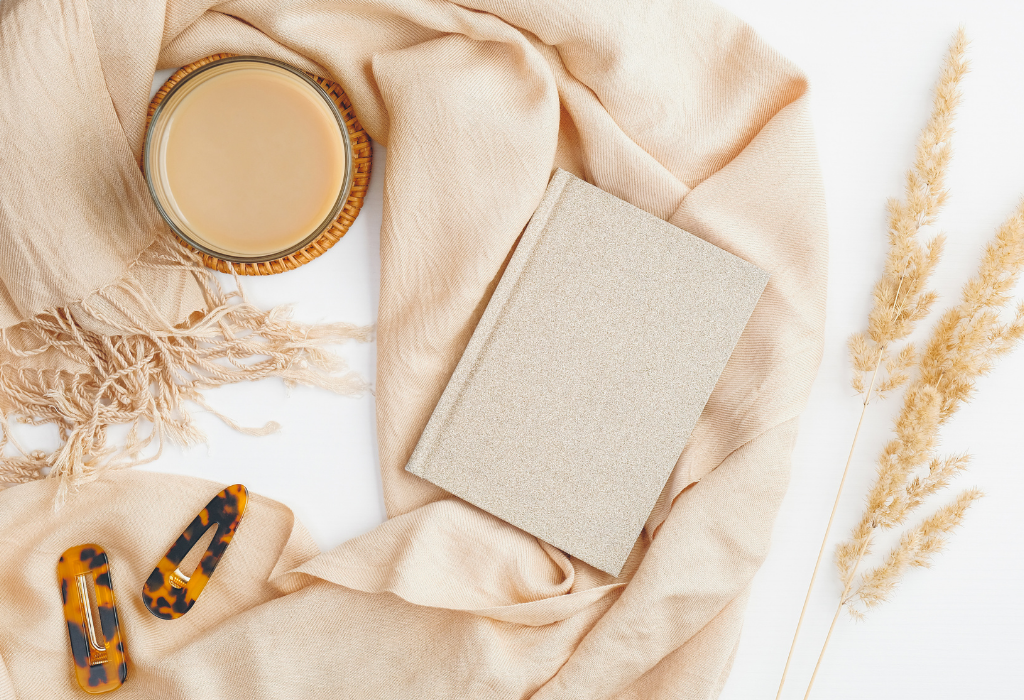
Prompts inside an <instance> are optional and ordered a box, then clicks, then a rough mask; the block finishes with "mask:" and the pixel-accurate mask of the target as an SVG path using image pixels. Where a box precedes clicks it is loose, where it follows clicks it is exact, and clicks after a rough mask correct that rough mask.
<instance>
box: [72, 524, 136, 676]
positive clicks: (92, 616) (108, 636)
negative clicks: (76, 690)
mask: <svg viewBox="0 0 1024 700" xmlns="http://www.w3.org/2000/svg"><path fill="white" fill-rule="evenodd" d="M57 578H58V580H59V581H60V595H61V598H62V599H63V601H64V619H65V620H66V621H67V623H68V636H69V637H70V638H71V653H72V655H73V656H74V658H75V678H76V679H77V680H78V685H80V686H82V690H84V691H85V692H87V693H93V694H96V693H106V692H107V691H110V690H116V689H118V688H120V687H121V684H123V683H124V682H125V679H127V678H128V665H127V663H126V660H125V650H124V641H123V640H122V638H121V627H120V625H119V624H118V621H117V606H116V605H115V603H114V589H113V587H112V586H111V583H110V564H109V562H108V561H107V553H106V552H105V551H103V548H102V547H100V546H99V545H96V544H81V545H78V546H77V547H72V548H71V549H69V550H67V551H66V552H64V554H62V555H61V557H60V561H58V562H57ZM97 617H98V618H99V622H98V624H97V620H96V618H97Z"/></svg>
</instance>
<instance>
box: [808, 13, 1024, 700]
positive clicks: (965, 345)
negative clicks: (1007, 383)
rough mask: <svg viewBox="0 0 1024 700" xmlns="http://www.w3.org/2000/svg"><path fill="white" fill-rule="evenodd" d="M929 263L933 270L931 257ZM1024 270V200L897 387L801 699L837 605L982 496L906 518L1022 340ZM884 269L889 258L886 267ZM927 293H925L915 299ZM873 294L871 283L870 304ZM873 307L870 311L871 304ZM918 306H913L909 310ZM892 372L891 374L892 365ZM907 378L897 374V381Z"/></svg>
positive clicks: (879, 347) (896, 576) (888, 575)
mask: <svg viewBox="0 0 1024 700" xmlns="http://www.w3.org/2000/svg"><path fill="white" fill-rule="evenodd" d="M965 43H966V42H965V40H964V37H963V30H961V31H960V32H958V33H957V36H956V39H955V40H954V42H953V48H952V50H951V52H950V60H949V61H948V62H947V67H946V70H945V72H944V78H943V80H944V81H945V80H946V78H947V77H949V76H951V75H958V74H960V73H957V72H955V71H952V68H951V67H950V66H951V64H952V63H954V61H956V62H958V63H959V65H961V66H962V65H963V61H962V56H961V57H960V58H959V60H957V56H958V54H962V50H963V46H964V44H965ZM951 71H952V72H951ZM942 93H943V90H942V88H941V84H940V89H939V91H938V94H937V97H936V101H937V103H938V102H939V101H941V99H942V97H941V96H942ZM927 132H928V130H927V129H926V133H927ZM909 182H910V180H908V183H909ZM890 211H891V212H896V213H897V214H900V215H901V216H902V209H901V208H900V207H895V208H893V207H892V206H890ZM926 257H930V256H926ZM922 259H923V258H922ZM926 265H927V267H928V269H929V271H930V269H931V267H932V266H934V261H929V262H927V263H926ZM1022 273H1024V202H1022V203H1021V204H1020V205H1018V207H1017V209H1016V210H1015V211H1014V212H1013V214H1011V215H1010V217H1009V218H1008V219H1007V220H1006V221H1005V222H1004V223H1003V224H1002V225H1001V226H1000V227H999V229H998V230H997V231H996V234H995V236H994V237H993V238H992V240H991V241H990V242H989V244H988V245H987V246H986V248H985V252H984V254H983V255H982V259H981V263H980V265H979V267H978V272H977V274H976V275H975V276H974V278H973V279H971V280H970V281H969V282H968V283H967V284H966V285H964V288H963V292H962V294H961V297H960V302H959V303H958V304H956V305H955V306H952V307H951V308H949V309H947V310H946V311H944V312H943V313H942V314H941V315H940V316H939V319H938V321H937V322H936V324H935V327H934V329H933V330H932V334H931V337H930V338H929V339H928V341H927V342H926V343H925V345H924V350H923V352H922V353H921V356H920V358H919V360H918V361H917V362H916V363H915V364H916V366H917V373H916V378H914V379H913V380H912V381H910V383H909V386H908V387H907V390H906V393H905V394H904V397H903V406H902V408H901V410H900V412H899V414H898V415H897V417H896V420H895V424H894V426H893V437H892V439H891V440H889V442H888V443H887V444H886V445H885V446H884V448H883V449H882V453H881V455H880V456H879V458H878V471H877V475H876V477H875V482H874V484H873V485H872V487H871V489H870V490H869V491H868V495H867V502H866V504H865V508H864V512H863V514H862V515H861V518H860V520H859V522H858V523H857V525H856V526H855V527H854V528H853V532H852V533H851V535H850V538H849V539H848V540H846V541H845V542H842V543H841V544H840V545H839V546H838V547H837V548H836V566H837V568H838V573H839V579H840V581H841V583H842V587H843V588H842V591H843V592H842V595H841V596H840V598H839V601H838V604H837V606H836V612H835V615H834V616H833V618H832V624H831V626H830V627H829V633H828V636H827V637H826V639H825V643H824V644H823V645H822V648H821V652H820V653H819V654H818V661H817V663H816V664H815V667H814V673H813V675H812V676H811V680H810V683H809V684H808V686H807V693H806V694H805V696H804V698H805V700H806V698H808V697H810V693H811V688H812V687H813V685H814V680H815V678H817V675H818V671H819V669H820V668H821V663H822V659H823V658H824V656H825V651H826V650H827V649H828V644H829V641H830V640H831V638H832V633H833V631H834V630H835V627H836V622H837V621H838V619H839V615H840V613H841V612H842V611H843V609H846V611H847V612H848V613H849V614H850V615H851V616H852V617H854V618H858V619H859V618H863V617H864V615H865V613H866V612H867V611H868V610H870V609H872V608H874V607H875V606H877V605H880V604H881V603H883V602H885V601H886V600H888V599H889V598H890V597H891V596H892V594H893V592H894V591H895V590H896V588H897V586H898V585H899V583H900V581H901V580H902V578H903V576H904V574H905V573H906V572H907V571H909V570H910V569H911V568H913V567H922V568H925V567H928V566H930V565H931V561H932V557H934V555H935V554H937V553H938V552H939V551H941V550H942V548H943V547H944V546H945V545H946V542H947V541H948V538H949V535H950V533H952V532H953V531H954V530H955V529H956V528H957V527H959V526H960V524H961V523H962V522H963V519H964V515H965V513H966V512H967V509H968V508H970V507H971V505H972V504H974V503H975V502H976V501H977V500H978V499H979V498H980V497H981V495H982V494H981V492H980V491H979V490H978V489H974V488H968V489H966V490H964V491H961V492H960V493H959V494H957V495H956V496H955V497H954V498H953V499H952V501H950V502H949V503H947V504H946V505H943V506H941V507H939V508H938V509H936V510H935V511H934V512H933V513H932V514H931V515H929V516H926V517H925V518H924V519H923V520H921V521H920V522H919V523H918V524H916V525H908V521H909V520H910V518H911V517H913V516H915V515H916V513H917V510H918V509H919V508H920V507H921V506H922V505H923V504H924V503H925V501H926V500H927V499H928V498H929V497H931V496H933V495H934V494H936V493H938V492H940V491H942V490H943V489H945V488H946V487H947V486H949V484H950V483H951V482H952V480H953V478H954V477H956V476H957V475H958V474H959V473H960V472H962V471H963V470H964V469H965V468H966V466H967V464H968V462H969V457H968V455H966V454H959V455H952V456H940V455H939V454H937V449H938V445H939V431H940V430H941V428H942V426H943V425H945V424H946V422H947V421H948V420H949V419H950V418H951V417H952V416H953V414H954V413H956V411H957V410H959V408H960V407H961V406H963V404H964V403H965V402H967V401H968V400H970V399H971V398H972V397H973V395H974V392H975V389H976V385H977V381H978V379H980V378H981V377H982V376H984V375H985V374H987V373H988V372H989V371H990V370H991V369H992V367H993V366H994V364H995V361H996V360H997V359H998V358H999V357H1002V356H1003V355H1005V354H1006V353H1008V352H1010V350H1012V349H1013V348H1015V347H1016V346H1017V345H1018V343H1020V341H1021V340H1022V339H1024V304H1021V303H1014V300H1013V297H1012V291H1013V289H1014V287H1016V285H1017V283H1018V282H1019V281H1020V278H1021V275H1022ZM889 274H890V273H889V270H888V266H887V270H886V275H887V276H888V275H889ZM883 281H884V278H883ZM891 284H892V283H891V282H890V283H889V286H891ZM897 288H898V285H897ZM911 288H913V283H912V284H911ZM927 296H928V293H927V292H925V293H923V294H922V296H921V299H926V298H927ZM879 298H880V297H879V294H878V291H877V290H876V308H875V310H876V311H877V309H878V306H877V303H878V299H879ZM885 298H888V297H885ZM927 305H928V306H930V305H931V301H927ZM874 314H875V311H873V312H872V315H873V316H874ZM916 315H917V312H916V311H915V312H913V313H912V314H911V316H914V317H916ZM887 323H888V322H887ZM897 325H898V324H897ZM885 327H889V326H885ZM885 347H886V346H885V343H884V342H880V341H879V340H878V339H877V337H876V335H875V334H873V332H872V331H871V324H870V323H869V331H868V333H867V334H864V335H862V336H860V337H856V336H855V338H854V340H853V341H852V342H851V349H852V350H853V353H852V355H853V359H854V368H855V369H856V370H857V371H858V372H861V371H863V367H864V366H865V359H866V358H868V357H874V356H881V355H885V353H886V351H885V349H884V348H885ZM902 352H903V351H902V350H901V351H900V353H898V354H897V355H895V356H894V355H888V357H889V358H890V359H886V360H885V362H886V363H888V362H890V360H891V359H892V358H893V357H898V355H899V354H902ZM900 364H901V361H899V360H896V361H894V362H893V365H894V366H899V365H900ZM908 369H909V365H908ZM899 374H900V370H897V379H899V378H900V377H899V376H898V375H899ZM889 376H890V377H891V376H892V373H891V372H890V375H889ZM906 381H907V380H906V379H902V380H901V381H900V382H899V383H904V382H906ZM897 529H901V530H902V532H901V534H900V538H899V542H898V543H897V544H896V546H895V547H894V548H893V549H892V550H891V551H890V552H889V553H888V555H887V556H885V557H884V558H883V559H882V561H881V563H880V564H879V565H878V566H876V567H875V568H871V569H868V570H866V571H864V570H862V567H863V565H864V563H865V561H866V560H867V558H868V557H869V556H871V554H872V545H873V544H874V541H875V538H876V536H877V535H878V534H879V533H880V532H881V531H887V530H897Z"/></svg>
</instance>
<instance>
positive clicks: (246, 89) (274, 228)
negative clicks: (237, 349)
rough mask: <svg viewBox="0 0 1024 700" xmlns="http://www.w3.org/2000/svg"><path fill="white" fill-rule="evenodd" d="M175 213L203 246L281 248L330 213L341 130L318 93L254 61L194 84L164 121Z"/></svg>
mask: <svg viewBox="0 0 1024 700" xmlns="http://www.w3.org/2000/svg"><path fill="white" fill-rule="evenodd" d="M169 117H170V118H169V121H168V127H167V136H166V138H165V139H164V143H163V145H162V147H163V148H164V149H165V150H164V158H163V159H162V160H163V164H164V170H165V172H164V176H165V182H166V184H167V189H168V190H169V194H170V197H171V199H172V200H173V202H172V206H173V207H174V208H175V209H176V210H177V213H178V214H179V216H180V217H181V218H182V219H184V220H185V222H187V224H188V227H189V228H190V229H191V230H192V233H193V234H194V235H196V236H197V237H199V238H200V239H202V240H201V241H197V242H205V243H206V244H207V245H208V246H209V247H210V248H212V249H214V250H218V251H221V252H224V253H229V254H232V253H233V254H235V255H239V256H251V257H256V256H264V255H270V254H273V253H276V252H280V251H285V250H288V249H289V248H291V247H293V246H295V245H298V244H299V243H301V242H302V240H303V239H305V238H306V237H308V236H309V235H310V234H312V233H313V232H314V231H315V230H316V229H317V227H318V226H319V225H320V224H321V223H323V221H324V220H325V219H326V218H327V216H328V215H329V214H330V213H331V210H332V209H333V207H334V205H335V203H336V201H337V199H338V196H339V193H340V192H341V188H342V185H343V181H344V177H345V167H346V163H345V148H344V142H343V135H342V132H341V127H340V126H339V124H338V122H337V120H336V119H335V117H334V114H333V112H332V111H331V109H330V107H329V106H328V105H327V103H326V101H325V100H324V98H323V97H321V96H320V95H319V94H318V93H317V91H316V89H315V88H314V87H313V86H311V85H309V84H307V83H305V82H304V81H303V80H301V79H300V78H298V77H297V76H292V75H290V74H288V73H286V72H284V71H279V70H275V69H274V68H273V67H271V66H264V65H260V64H252V65H251V67H250V66H246V67H244V68H239V69H236V70H231V71H228V72H225V73H222V74H220V75H216V76H214V77H212V78H210V79H209V80H207V81H205V82H203V83H202V84H200V85H198V86H197V87H196V88H195V89H193V90H192V91H191V92H190V93H189V94H188V95H187V96H185V97H184V99H182V101H181V102H180V103H179V104H178V105H177V106H176V107H175V109H174V111H173V113H172V114H171V115H169Z"/></svg>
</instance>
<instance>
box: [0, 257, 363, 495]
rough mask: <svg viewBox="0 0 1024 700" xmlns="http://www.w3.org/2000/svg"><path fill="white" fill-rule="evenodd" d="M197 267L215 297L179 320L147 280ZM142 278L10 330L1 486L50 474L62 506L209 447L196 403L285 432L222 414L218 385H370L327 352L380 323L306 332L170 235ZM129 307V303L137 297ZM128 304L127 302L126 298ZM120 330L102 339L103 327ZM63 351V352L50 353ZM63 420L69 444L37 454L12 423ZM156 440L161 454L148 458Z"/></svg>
mask: <svg viewBox="0 0 1024 700" xmlns="http://www.w3.org/2000/svg"><path fill="white" fill-rule="evenodd" d="M168 269H173V270H174V271H177V272H180V271H181V270H183V269H184V270H187V271H188V272H189V273H191V274H192V275H193V276H194V278H195V279H196V281H197V282H198V283H199V285H200V287H201V289H202V292H203V295H204V297H205V307H206V309H207V310H206V311H205V312H198V313H195V314H193V315H192V317H191V318H190V319H189V320H188V321H187V322H185V323H181V324H178V325H175V324H173V323H172V322H171V321H169V320H168V319H167V318H165V317H164V316H163V314H161V313H160V311H159V310H158V308H157V305H156V304H155V303H154V301H153V300H152V299H151V298H150V297H149V295H147V294H146V292H145V291H144V290H143V288H142V287H141V286H140V285H139V284H138V282H137V281H135V280H136V278H137V277H138V276H141V275H144V274H145V273H146V270H163V271H165V272H166V271H167V270H168ZM133 272H134V273H138V274H128V275H126V276H125V278H124V279H122V280H120V281H119V282H117V283H116V284H115V285H112V286H111V287H107V288H104V289H101V290H100V291H98V292H96V293H95V294H93V295H91V296H90V297H89V298H88V299H87V300H85V301H83V302H81V303H79V304H76V305H74V307H65V308H59V309H53V310H51V311H47V312H45V313H42V314H40V315H38V316H36V317H35V318H33V319H32V320H30V321H27V322H25V323H23V324H20V325H18V326H17V327H16V329H17V333H12V332H10V330H9V329H4V330H0V488H2V487H3V486H4V485H9V484H14V483H22V482H26V481H31V480H33V479H38V478H41V477H44V476H48V477H49V478H53V479H58V480H59V482H60V485H59V488H58V492H57V502H56V503H55V507H59V505H60V504H62V503H63V502H64V501H65V499H66V498H67V496H68V494H69V492H70V491H71V490H73V489H74V488H76V487H77V486H79V485H81V484H83V483H86V482H88V481H91V480H93V479H95V478H96V476H97V475H98V474H99V473H100V472H101V471H102V470H104V469H111V468H123V467H129V466H135V465H138V464H144V463H147V462H150V461H153V460H155V459H156V458H157V457H159V455H160V452H161V451H162V449H163V443H164V440H167V439H169V440H172V441H174V442H177V443H179V444H182V445H192V444H195V443H198V442H201V441H204V440H205V436H204V435H203V433H202V432H201V431H200V430H199V428H198V427H197V426H196V424H195V423H194V421H193V420H192V417H191V415H190V414H189V412H188V410H187V408H186V404H187V403H189V402H191V403H193V404H196V405H198V406H200V407H202V408H204V409H206V410H209V411H211V412H213V413H214V414H216V415H217V416H218V417H219V418H221V420H223V421H224V422H225V423H226V424H227V425H229V426H231V427H232V428H234V429H236V430H239V431H240V432H243V433H246V434H250V435H265V434H267V433H270V432H273V431H275V430H277V429H279V427H280V426H279V425H278V424H277V423H273V422H270V423H267V424H266V425H264V426H263V427H262V428H255V429H252V428H243V427H240V426H238V425H236V424H235V423H234V422H232V421H231V420H230V419H228V418H227V417H226V416H223V415H221V414H220V413H217V412H216V411H213V409H211V408H210V406H209V405H208V404H207V403H206V401H205V400H204V398H203V394H202V392H203V391H204V390H206V389H209V388H211V387H216V386H221V385H223V384H233V383H236V382H241V381H255V380H258V379H263V378H265V377H281V378H282V379H284V381H285V382H286V383H288V384H307V385H312V386H318V387H321V388H324V389H329V390H331V391H334V392H337V393H339V394H349V395H354V394H359V393H362V392H363V391H366V390H368V389H369V387H368V385H367V384H366V382H365V381H364V380H363V379H362V378H360V377H359V376H358V375H357V374H356V373H355V372H353V371H350V370H349V369H348V368H347V366H346V365H345V363H344V361H343V360H341V358H339V357H337V356H336V355H334V354H333V353H331V352H329V351H328V350H326V349H325V346H327V345H330V344H335V343H341V342H345V341H347V340H357V341H367V340H370V339H371V337H372V329H371V328H369V327H359V326H352V325H349V324H343V323H331V324H318V325H307V324H302V323H297V322H295V321H293V320H291V319H290V318H289V311H288V309H287V308H282V307H279V308H275V309H271V310H270V311H264V310H262V309H259V308H257V307H255V306H253V305H252V304H250V303H249V302H248V301H246V299H245V296H244V293H243V291H242V289H241V285H240V284H239V280H238V279H237V277H236V279H235V285H236V289H235V291H231V292H225V291H224V290H223V288H222V287H221V285H220V284H219V282H218V281H217V278H216V277H215V275H214V274H213V273H212V272H210V271H209V270H207V269H206V268H204V267H203V266H202V265H201V263H200V260H199V258H198V256H196V255H194V254H192V253H191V251H188V250H186V249H184V248H183V247H182V246H180V245H178V244H177V243H176V242H174V241H169V240H166V239H164V240H161V241H160V242H158V243H156V244H154V245H153V246H151V247H150V249H149V250H147V251H146V252H145V253H144V254H143V255H142V256H141V258H140V259H139V260H138V261H137V262H136V263H135V265H134V266H133ZM128 300H130V301H128ZM126 301H127V303H126ZM101 327H103V328H108V329H112V330H113V332H97V331H96V330H90V329H95V328H101ZM46 353H51V354H52V353H59V355H60V358H59V359H60V361H61V362H62V363H63V364H67V365H68V366H80V367H85V368H87V369H86V370H85V371H84V372H80V373H73V372H68V371H60V370H53V369H45V368H40V365H43V366H45V365H47V364H49V365H50V366H53V362H52V361H51V362H42V361H41V359H42V356H44V354H46ZM51 356H52V355H51ZM14 420H18V421H21V422H23V423H30V424H43V423H52V424H55V425H56V427H57V429H58V432H59V435H60V439H61V443H62V444H61V446H60V447H59V448H58V449H56V450H54V451H53V452H49V453H47V452H45V451H42V450H29V449H26V447H25V446H23V445H21V444H19V443H18V441H17V439H16V438H15V436H14V435H12V433H11V431H10V429H9V425H10V422H11V421H14ZM117 424H127V425H129V426H130V428H129V431H128V434H127V436H126V437H125V439H124V440H123V442H122V443H121V444H109V443H108V434H107V433H108V430H107V429H108V428H109V427H110V426H112V425H117ZM154 440H155V441H156V444H157V450H156V452H155V454H152V455H150V456H148V457H147V456H144V455H143V452H144V451H145V450H146V448H147V446H149V445H150V444H152V443H153V441H154Z"/></svg>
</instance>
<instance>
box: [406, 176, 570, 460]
mask: <svg viewBox="0 0 1024 700" xmlns="http://www.w3.org/2000/svg"><path fill="white" fill-rule="evenodd" d="M571 179H572V176H571V175H570V174H569V173H568V172H566V171H564V170H561V169H559V170H557V171H556V172H555V174H554V176H553V177H552V178H551V182H550V183H549V184H548V187H547V189H546V190H545V191H544V196H543V197H542V198H541V201H540V204H539V205H538V206H537V209H536V211H535V212H534V214H533V217H532V218H531V219H530V223H528V224H527V225H526V230H525V231H524V232H523V235H522V236H521V237H520V239H519V244H518V246H517V247H516V252H515V253H513V255H512V259H511V260H509V263H508V266H507V267H506V268H505V272H504V273H503V274H502V276H501V280H500V281H499V282H498V286H497V287H496V288H495V290H494V294H493V295H492V296H491V299H490V301H489V302H488V304H487V308H486V309H484V313H483V315H482V316H481V317H480V321H479V323H477V326H476V329H475V330H474V331H473V335H472V337H471V338H470V339H469V344H468V345H466V350H465V351H464V352H463V353H462V358H461V359H460V360H459V364H458V365H456V367H455V371H454V372H453V373H452V376H451V379H450V380H449V381H448V385H447V386H446V387H445V390H444V393H443V394H441V398H440V400H439V401H438V402H437V406H436V407H435V408H434V412H433V414H431V416H430V420H429V421H427V426H426V427H425V428H424V429H423V433H422V435H420V440H419V442H418V443H417V444H416V448H415V449H414V450H413V453H412V456H411V457H410V458H409V462H408V463H407V464H406V466H405V469H406V471H408V472H410V473H412V474H415V475H417V476H420V477H427V476H429V474H430V456H431V453H432V452H433V450H434V447H435V445H436V444H437V440H438V439H439V437H440V435H441V433H442V432H443V430H444V426H445V425H446V424H447V423H448V416H449V415H450V413H451V412H452V410H454V409H455V407H456V406H457V405H458V403H459V399H460V397H461V395H462V392H463V390H464V388H465V387H466V384H467V382H468V381H469V379H470V378H471V377H472V375H473V371H474V370H475V368H476V365H477V361H478V360H479V358H480V354H481V353H482V352H483V350H484V348H485V347H487V343H488V341H489V340H490V337H491V334H492V333H493V331H494V329H495V327H496V326H497V325H498V322H499V321H500V320H501V316H502V315H503V313H504V311H505V306H506V304H507V303H508V301H509V299H510V298H511V297H512V295H513V293H514V292H515V290H516V286H517V285H518V283H519V279H520V277H521V275H522V273H523V270H524V269H526V266H527V264H528V263H529V261H530V256H531V255H532V254H533V251H534V248H535V247H536V246H537V242H538V241H539V240H540V239H541V237H542V236H543V234H544V231H545V229H546V228H547V225H548V221H549V220H550V219H551V214H552V213H553V212H554V211H555V209H556V207H557V205H558V202H559V200H560V199H561V197H562V192H563V191H564V189H565V186H566V184H567V183H568V182H569V180H571Z"/></svg>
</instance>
